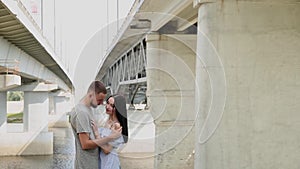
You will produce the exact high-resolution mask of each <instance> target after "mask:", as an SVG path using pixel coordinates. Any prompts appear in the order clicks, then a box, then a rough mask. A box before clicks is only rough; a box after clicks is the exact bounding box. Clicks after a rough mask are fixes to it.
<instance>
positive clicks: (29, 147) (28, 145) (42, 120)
mask: <svg viewBox="0 0 300 169" xmlns="http://www.w3.org/2000/svg"><path fill="white" fill-rule="evenodd" d="M11 90H12V91H23V92H24V115H23V132H20V131H18V132H5V133H0V138H3V139H0V149H1V151H0V156H1V155H45V154H53V133H52V132H48V113H49V96H48V92H50V91H52V90H57V85H56V84H44V83H33V84H30V85H23V86H20V87H18V88H14V89H11Z"/></svg>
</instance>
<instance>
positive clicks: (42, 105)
mask: <svg viewBox="0 0 300 169" xmlns="http://www.w3.org/2000/svg"><path fill="white" fill-rule="evenodd" d="M48 113H49V98H48V92H29V91H26V92H24V115H23V123H24V131H45V132H47V131H48V125H47V124H48Z"/></svg>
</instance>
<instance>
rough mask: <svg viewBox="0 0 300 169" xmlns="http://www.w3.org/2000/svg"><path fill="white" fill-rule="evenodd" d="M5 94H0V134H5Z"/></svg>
mask: <svg viewBox="0 0 300 169" xmlns="http://www.w3.org/2000/svg"><path fill="white" fill-rule="evenodd" d="M6 121H7V92H6V91H4V92H0V133H1V132H6Z"/></svg>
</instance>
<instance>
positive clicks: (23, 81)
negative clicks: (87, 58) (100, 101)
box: [0, 0, 73, 155]
mask: <svg viewBox="0 0 300 169" xmlns="http://www.w3.org/2000/svg"><path fill="white" fill-rule="evenodd" d="M72 88H73V84H72V81H71V80H70V77H69V75H68V72H67V71H66V70H65V68H64V67H63V66H62V64H61V63H60V61H59V60H58V59H57V56H56V54H55V52H54V51H53V48H52V47H51V45H50V44H49V43H48V42H47V40H46V39H45V37H43V35H42V32H41V30H40V29H39V28H38V27H37V26H36V24H35V22H34V21H33V20H32V18H31V16H30V15H29V14H28V11H26V9H25V7H24V5H23V4H22V2H21V1H5V0H4V1H1V2H0V100H1V102H0V104H1V105H0V137H1V138H2V139H1V140H0V148H1V151H0V155H43V154H52V153H53V134H52V132H48V120H49V117H48V116H49V113H51V112H52V113H53V112H54V111H57V110H58V109H56V107H60V108H62V107H61V105H62V104H64V105H66V104H68V100H69V99H70V95H68V94H67V93H69V92H71V90H72ZM8 91H22V92H24V111H23V123H20V124H11V123H7V92H8ZM59 111H60V113H61V111H66V109H64V108H62V109H61V110H59ZM13 113H16V112H13Z"/></svg>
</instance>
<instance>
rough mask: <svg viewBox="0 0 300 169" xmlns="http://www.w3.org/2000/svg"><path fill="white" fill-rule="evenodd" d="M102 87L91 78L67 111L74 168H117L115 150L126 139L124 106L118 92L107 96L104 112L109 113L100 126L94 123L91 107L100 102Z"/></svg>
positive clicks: (101, 84)
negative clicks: (73, 141) (70, 127)
mask: <svg viewBox="0 0 300 169" xmlns="http://www.w3.org/2000/svg"><path fill="white" fill-rule="evenodd" d="M106 94H107V91H106V88H105V86H104V85H103V83H101V82H100V81H94V82H92V83H91V85H90V86H89V88H88V91H87V94H86V95H85V96H84V97H83V99H82V100H81V101H80V102H79V103H78V104H77V105H76V106H75V108H74V109H73V111H72V112H71V113H70V122H71V126H72V130H73V134H74V137H75V149H76V154H75V167H74V168H75V169H97V168H98V169H119V168H121V167H120V161H119V157H118V154H117V149H118V148H119V147H120V146H121V145H122V144H124V143H126V142H127V140H128V125H127V109H126V101H125V98H124V97H123V96H121V95H112V96H109V97H108V99H107V100H106V106H105V107H106V113H107V114H108V115H109V118H108V120H107V121H106V122H105V125H104V127H100V128H98V126H97V124H96V123H95V119H94V115H93V108H96V107H97V106H98V105H101V104H103V101H104V99H105V98H106Z"/></svg>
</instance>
